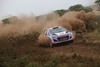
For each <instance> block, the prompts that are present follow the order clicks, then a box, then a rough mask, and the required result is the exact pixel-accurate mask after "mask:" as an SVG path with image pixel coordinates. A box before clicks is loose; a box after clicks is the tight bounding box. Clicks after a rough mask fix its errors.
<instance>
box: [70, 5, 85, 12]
mask: <svg viewBox="0 0 100 67" xmlns="http://www.w3.org/2000/svg"><path fill="white" fill-rule="evenodd" d="M83 9H84V7H83V6H82V5H81V4H77V5H73V6H71V7H69V11H80V10H83Z"/></svg>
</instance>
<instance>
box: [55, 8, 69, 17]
mask: <svg viewBox="0 0 100 67" xmlns="http://www.w3.org/2000/svg"><path fill="white" fill-rule="evenodd" d="M55 12H56V13H58V14H59V16H62V15H64V14H65V13H66V12H68V10H64V9H61V10H56V11H55Z"/></svg>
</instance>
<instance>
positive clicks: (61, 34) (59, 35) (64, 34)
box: [53, 31, 68, 37]
mask: <svg viewBox="0 0 100 67" xmlns="http://www.w3.org/2000/svg"><path fill="white" fill-rule="evenodd" d="M66 35H68V33H66V31H64V32H59V33H54V34H53V36H57V37H62V36H66Z"/></svg>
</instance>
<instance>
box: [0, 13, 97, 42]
mask: <svg viewBox="0 0 100 67" xmlns="http://www.w3.org/2000/svg"><path fill="white" fill-rule="evenodd" d="M95 19H96V16H95V14H94V13H93V12H88V13H85V12H84V11H79V12H74V11H72V12H67V13H65V14H64V15H63V16H61V17H60V16H59V15H58V14H57V13H50V14H47V15H43V16H38V17H35V16H25V15H21V16H19V17H17V18H9V21H10V23H9V24H4V23H3V22H2V21H0V37H16V36H19V35H25V34H30V33H34V32H38V33H40V36H39V38H38V39H39V42H40V43H42V42H47V43H49V42H50V40H49V39H48V37H47V36H45V35H44V30H45V29H48V28H50V27H54V26H63V27H65V28H67V29H68V30H69V31H73V32H74V33H73V34H75V31H77V30H81V31H83V32H86V26H85V23H86V21H91V20H92V21H95Z"/></svg>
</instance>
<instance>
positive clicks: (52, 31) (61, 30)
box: [50, 28, 66, 34]
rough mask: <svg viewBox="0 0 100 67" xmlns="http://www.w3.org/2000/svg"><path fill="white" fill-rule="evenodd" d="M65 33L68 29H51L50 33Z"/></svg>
mask: <svg viewBox="0 0 100 67" xmlns="http://www.w3.org/2000/svg"><path fill="white" fill-rule="evenodd" d="M63 31H66V29H65V28H55V29H50V33H51V34H54V33H59V32H63Z"/></svg>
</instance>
